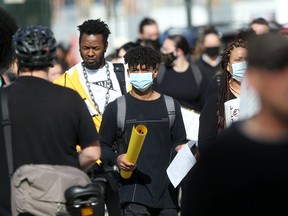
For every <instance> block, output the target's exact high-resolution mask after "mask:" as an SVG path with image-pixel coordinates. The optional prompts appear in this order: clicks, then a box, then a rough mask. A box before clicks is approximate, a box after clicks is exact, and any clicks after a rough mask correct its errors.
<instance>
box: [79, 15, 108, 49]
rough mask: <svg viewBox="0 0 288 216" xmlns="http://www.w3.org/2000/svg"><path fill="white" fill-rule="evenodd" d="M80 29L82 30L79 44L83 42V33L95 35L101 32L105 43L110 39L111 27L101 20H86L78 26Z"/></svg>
mask: <svg viewBox="0 0 288 216" xmlns="http://www.w3.org/2000/svg"><path fill="white" fill-rule="evenodd" d="M77 27H78V30H79V32H80V36H79V44H80V42H81V38H82V35H83V34H84V33H85V34H87V35H91V34H93V35H95V34H101V35H102V36H103V43H104V44H105V43H106V42H107V41H108V37H109V34H111V32H110V29H109V27H108V25H107V24H106V23H105V22H104V21H102V20H100V19H96V20H92V19H89V20H86V21H85V22H83V23H82V24H81V25H79V26H77Z"/></svg>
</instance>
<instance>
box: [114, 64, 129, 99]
mask: <svg viewBox="0 0 288 216" xmlns="http://www.w3.org/2000/svg"><path fill="white" fill-rule="evenodd" d="M113 66H114V72H115V74H116V77H117V80H118V82H119V85H120V89H121V93H122V95H124V94H125V93H127V91H126V81H125V67H124V64H122V63H113Z"/></svg>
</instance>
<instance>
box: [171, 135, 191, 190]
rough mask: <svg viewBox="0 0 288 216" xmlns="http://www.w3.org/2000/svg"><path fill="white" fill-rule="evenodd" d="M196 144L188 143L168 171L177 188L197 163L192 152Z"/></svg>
mask: <svg viewBox="0 0 288 216" xmlns="http://www.w3.org/2000/svg"><path fill="white" fill-rule="evenodd" d="M195 143H196V142H195V141H193V140H192V141H189V142H188V143H186V145H184V146H183V147H182V148H181V149H180V150H179V152H178V153H177V155H176V156H175V158H174V159H173V161H172V162H171V164H170V165H169V167H168V168H167V170H166V172H167V175H168V177H169V179H170V181H171V183H172V184H173V186H174V187H175V188H176V187H177V186H178V185H179V183H180V182H181V181H182V179H183V178H184V177H185V176H186V175H187V173H188V172H189V170H190V169H191V168H192V167H193V166H194V164H195V163H196V158H195V157H194V155H193V154H192V152H191V150H190V148H191V147H192V146H193V145H194V144H195Z"/></svg>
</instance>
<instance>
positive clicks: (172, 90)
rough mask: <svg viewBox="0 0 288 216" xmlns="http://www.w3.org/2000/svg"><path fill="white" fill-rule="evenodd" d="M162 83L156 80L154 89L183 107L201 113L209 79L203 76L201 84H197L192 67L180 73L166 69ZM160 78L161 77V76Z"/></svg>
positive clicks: (169, 68) (170, 68)
mask: <svg viewBox="0 0 288 216" xmlns="http://www.w3.org/2000/svg"><path fill="white" fill-rule="evenodd" d="M159 72H164V73H165V74H164V75H163V78H162V80H161V82H159V81H158V79H157V78H156V79H155V80H154V84H153V85H154V87H155V89H156V90H157V91H159V92H161V93H163V94H166V95H169V96H171V97H173V98H175V99H176V100H177V101H178V102H179V103H180V105H181V106H183V107H186V108H189V109H194V110H196V111H198V112H200V111H201V109H202V106H203V104H204V101H205V96H206V89H207V83H206V82H207V78H206V76H205V75H204V74H202V79H201V83H199V84H197V83H196V79H195V76H194V74H193V72H192V69H191V67H188V69H187V70H186V71H185V72H182V73H178V72H176V71H174V70H173V68H172V67H165V71H159ZM159 76H160V75H159Z"/></svg>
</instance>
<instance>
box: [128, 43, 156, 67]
mask: <svg viewBox="0 0 288 216" xmlns="http://www.w3.org/2000/svg"><path fill="white" fill-rule="evenodd" d="M124 60H125V63H126V64H128V66H129V68H130V67H135V68H136V67H137V66H138V65H140V68H150V67H152V68H153V70H154V69H156V67H157V65H158V64H159V63H160V62H161V55H160V53H159V52H158V51H156V50H154V49H152V48H150V47H143V46H138V47H135V48H132V49H130V50H129V51H128V52H127V53H126V54H125V55H124ZM144 66H145V67H144Z"/></svg>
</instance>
